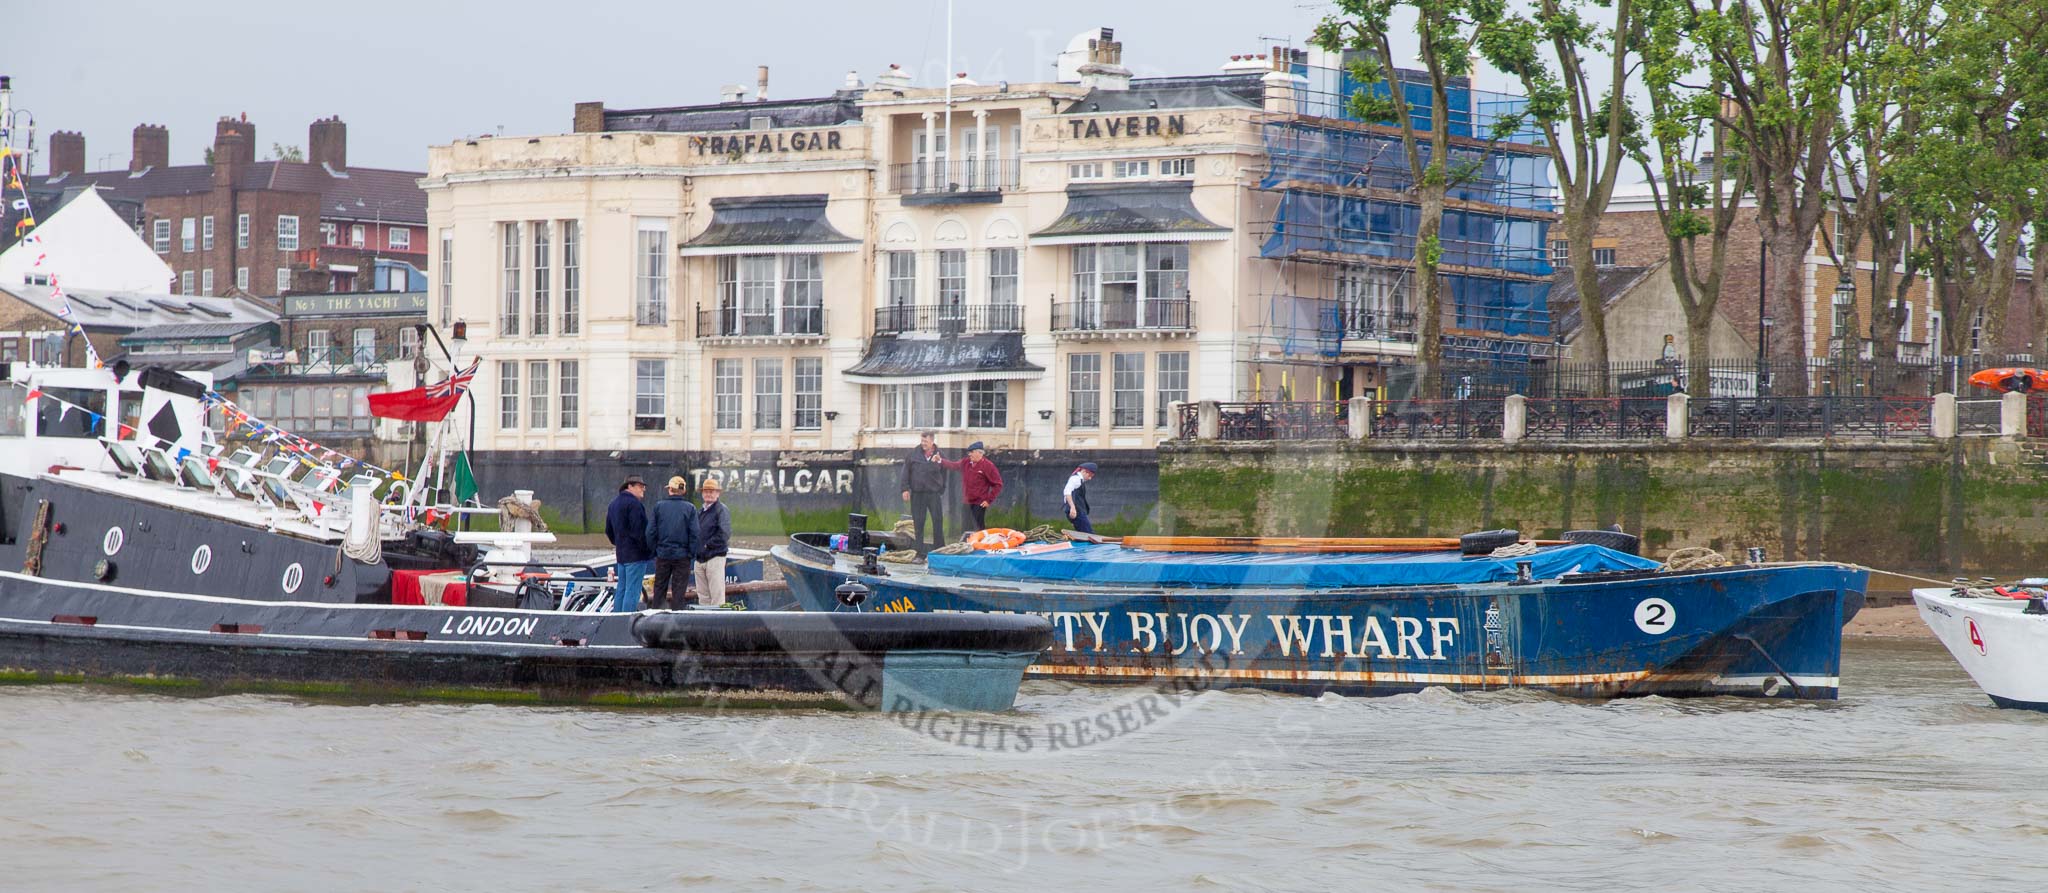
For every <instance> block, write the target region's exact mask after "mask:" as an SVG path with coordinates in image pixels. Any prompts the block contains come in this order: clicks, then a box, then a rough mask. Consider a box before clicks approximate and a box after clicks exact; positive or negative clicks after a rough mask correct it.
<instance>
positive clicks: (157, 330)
mask: <svg viewBox="0 0 2048 893" xmlns="http://www.w3.org/2000/svg"><path fill="white" fill-rule="evenodd" d="M267 325H270V321H269V320H263V319H252V320H245V321H242V322H193V323H173V324H169V325H160V326H149V327H146V328H141V329H136V330H135V331H133V332H130V333H128V334H126V335H123V336H121V342H122V343H123V344H126V343H128V342H130V341H174V340H180V339H187V338H233V337H235V336H236V335H240V334H242V333H243V332H247V331H249V330H250V329H254V328H257V327H258V326H267Z"/></svg>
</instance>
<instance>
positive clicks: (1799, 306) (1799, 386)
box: [1764, 227, 1813, 397]
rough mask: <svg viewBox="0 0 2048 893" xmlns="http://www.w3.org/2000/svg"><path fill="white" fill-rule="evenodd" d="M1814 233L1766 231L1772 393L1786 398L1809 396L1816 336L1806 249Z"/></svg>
mask: <svg viewBox="0 0 2048 893" xmlns="http://www.w3.org/2000/svg"><path fill="white" fill-rule="evenodd" d="M1812 238H1813V231H1812V230H1811V229H1808V230H1806V232H1805V233H1804V234H1802V233H1801V232H1800V231H1799V228H1798V227H1792V228H1790V229H1779V230H1778V231H1777V232H1771V231H1770V230H1769V229H1766V232H1765V240H1764V246H1765V251H1766V252H1767V253H1768V255H1769V260H1768V261H1767V262H1766V263H1765V271H1764V312H1765V313H1767V314H1769V315H1770V317H1771V335H1770V344H1768V345H1765V352H1766V355H1767V356H1768V357H1769V359H1770V361H1771V364H1772V366H1773V367H1774V369H1773V370H1772V371H1773V372H1774V373H1775V374H1774V376H1773V377H1772V380H1771V388H1772V390H1771V393H1772V394H1774V395H1776V396H1780V397H1784V396H1795V395H1805V394H1807V393H1808V392H1809V390H1810V389H1809V387H1808V382H1807V376H1806V360H1807V358H1808V357H1809V356H1811V355H1812V347H1811V345H1812V343H1813V341H1812V336H1811V334H1810V333H1809V332H1808V330H1807V327H1806V313H1807V308H1806V248H1807V245H1808V243H1809V242H1810V241H1811V240H1812Z"/></svg>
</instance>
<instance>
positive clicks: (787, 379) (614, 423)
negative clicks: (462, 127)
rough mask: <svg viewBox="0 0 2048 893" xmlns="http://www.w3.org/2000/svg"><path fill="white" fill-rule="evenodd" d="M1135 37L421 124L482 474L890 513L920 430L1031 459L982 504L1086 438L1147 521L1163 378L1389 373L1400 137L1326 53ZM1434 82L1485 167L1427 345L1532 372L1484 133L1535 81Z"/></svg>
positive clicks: (1504, 160)
mask: <svg viewBox="0 0 2048 893" xmlns="http://www.w3.org/2000/svg"><path fill="white" fill-rule="evenodd" d="M1123 61H1124V60H1123V46H1122V44H1121V43H1119V42H1118V41H1117V40H1116V39H1115V36H1114V35H1113V34H1112V33H1111V32H1110V31H1109V30H1108V29H1097V30H1094V31H1090V32H1087V33H1085V34H1083V35H1081V36H1080V37H1077V38H1076V39H1075V40H1074V42H1073V43H1072V44H1071V45H1070V46H1069V48H1068V50H1067V51H1066V52H1064V53H1062V54H1061V55H1060V57H1059V60H1058V70H1059V74H1058V80H1056V81H1054V82H1049V83H1031V84H1026V83H1007V82H1003V83H994V84H983V83H977V82H975V81H974V80H972V79H970V78H968V77H967V76H966V75H964V74H963V75H959V76H957V77H955V78H953V79H952V81H951V83H949V84H938V85H924V84H916V83H913V81H912V78H911V77H910V76H909V75H908V74H907V73H906V72H905V71H904V70H902V69H900V68H898V67H896V66H890V67H889V68H888V69H887V70H885V71H884V72H883V73H881V74H880V75H879V76H877V77H875V78H874V79H873V80H872V81H871V82H869V83H865V84H864V83H862V82H861V81H860V79H859V77H858V75H857V74H853V73H849V75H848V76H847V80H846V83H845V85H844V86H843V87H842V88H841V89H839V90H837V91H835V92H833V93H831V94H829V95H826V96H820V97H815V98H808V99H769V98H767V97H766V95H765V94H766V92H767V73H766V70H765V69H763V70H762V72H761V74H760V86H759V90H758V92H757V93H756V95H755V96H754V97H753V98H752V99H747V98H746V97H745V96H744V91H743V90H742V89H741V88H738V87H730V88H726V92H725V95H724V97H723V99H724V101H721V102H717V103H709V104H704V105H694V106H680V107H673V108H658V109H638V110H619V109H610V108H606V107H604V105H603V104H602V103H583V104H579V105H578V106H577V107H576V109H575V112H574V126H573V132H570V133H565V134H554V135H541V136H533V137H503V136H500V137H495V138H489V137H478V138H475V139H467V140H461V141H458V142H455V143H452V144H449V145H443V146H436V147H433V148H432V150H431V154H430V159H429V164H428V168H429V169H428V174H427V176H426V177H425V178H424V179H423V180H422V181H421V185H422V186H423V187H424V188H425V190H426V192H427V195H428V215H427V216H428V229H429V232H428V236H427V238H428V239H430V240H431V245H430V257H429V267H430V270H429V276H428V279H429V287H430V291H429V307H428V313H429V318H430V321H431V322H433V323H434V324H436V325H438V326H440V327H441V328H442V329H443V330H444V331H446V330H448V329H449V328H450V327H451V326H452V324H454V323H457V322H460V323H463V324H464V328H465V329H466V332H467V336H468V339H467V343H468V345H469V348H468V349H469V351H470V352H472V353H474V354H476V355H477V356H479V357H481V358H482V359H483V361H484V363H483V368H482V369H481V370H480V371H479V374H478V378H477V381H476V387H475V392H474V395H475V397H476V398H477V399H476V401H475V405H476V406H477V408H478V410H479V411H478V413H477V418H476V420H475V438H476V440H475V444H474V447H475V449H476V450H477V451H478V452H479V454H480V459H479V467H480V468H482V469H484V475H485V477H486V478H487V479H488V478H490V477H491V476H492V474H491V472H490V471H489V469H490V467H491V466H492V465H493V464H494V462H495V463H496V464H498V465H500V466H502V467H505V468H506V469H507V470H506V472H505V473H506V474H507V476H508V480H509V479H511V478H512V477H516V476H519V475H525V477H524V478H522V479H523V480H533V479H538V477H539V475H536V474H531V473H530V472H534V471H537V470H540V469H545V468H557V469H559V468H562V467H565V466H573V467H575V468H579V469H582V470H581V471H580V472H578V473H576V474H568V475H565V474H562V473H560V472H554V473H550V475H549V476H550V477H551V478H555V479H557V483H556V484H555V486H556V487H559V488H561V489H560V490H557V491H556V493H555V495H556V499H557V504H558V505H559V504H564V503H566V504H567V505H570V506H574V505H576V504H577V503H582V504H584V505H585V506H588V505H591V504H592V501H593V500H595V501H596V502H595V504H597V505H601V504H602V502H603V500H604V499H605V498H608V497H609V493H610V490H611V488H612V486H613V485H614V484H615V482H616V480H617V479H618V478H617V473H618V472H620V471H621V470H622V469H624V470H630V471H643V470H644V471H660V473H662V474H664V475H665V474H666V473H667V472H666V471H665V470H663V469H666V468H668V467H680V468H684V469H686V470H688V471H689V472H690V473H692V474H693V475H695V476H698V477H701V476H702V475H703V474H704V473H706V470H707V469H710V468H718V467H724V468H725V469H726V471H725V472H723V473H722V476H724V477H726V478H727V484H728V488H729V490H732V492H734V496H735V498H734V499H733V500H732V502H733V504H734V506H735V509H736V510H742V509H745V508H746V506H747V504H748V500H747V499H746V498H745V497H746V494H747V493H748V492H749V491H750V490H752V491H754V492H756V493H762V494H765V493H772V494H774V495H777V496H780V497H813V496H816V497H824V498H827V499H828V501H814V500H812V499H809V498H806V499H803V500H802V501H801V502H802V504H803V505H804V506H806V507H807V508H816V509H820V510H826V509H836V507H838V506H844V505H860V506H874V507H879V508H882V509H885V510H887V509H891V508H894V507H895V504H894V500H895V498H896V497H895V494H896V492H897V491H898V490H899V489H900V487H899V486H897V483H896V482H895V481H894V480H893V479H892V476H891V475H890V474H889V473H888V472H887V471H886V468H887V463H888V462H890V461H891V460H894V459H896V458H899V457H900V456H901V454H902V451H903V450H906V449H908V448H909V447H910V446H911V445H912V444H914V443H915V442H916V439H917V434H918V432H919V431H921V430H936V431H938V432H940V443H941V446H942V448H944V449H946V450H947V451H948V452H949V453H954V452H958V451H959V450H961V449H962V448H964V447H965V446H966V444H968V443H970V442H974V441H980V442H983V443H985V444H987V446H988V447H989V448H990V449H991V450H992V451H994V452H995V453H996V455H997V458H998V462H999V463H1001V464H1003V465H1005V466H1007V467H1006V469H1005V470H1006V473H1008V471H1009V469H1010V468H1019V469H1020V470H1022V471H1023V472H1024V473H1023V474H1022V475H1020V476H1019V479H1018V480H1017V481H1016V485H1015V486H1014V487H1013V488H1012V491H1011V492H1009V493H1006V494H1005V497H1004V500H1003V502H1002V503H999V504H998V505H997V507H996V508H997V512H996V513H995V517H1000V518H1004V519H1006V520H1008V521H1010V522H1012V523H1013V524H1016V523H1022V522H1024V521H1026V520H1031V519H1036V520H1040V521H1042V520H1049V519H1051V517H1052V516H1053V515H1054V513H1055V511H1056V509H1055V508H1054V507H1055V506H1056V504H1057V503H1058V500H1059V486H1058V482H1059V481H1063V480H1064V478H1065V475H1066V473H1067V472H1068V471H1070V470H1071V468H1072V464H1073V463H1074V462H1077V461H1081V460H1083V459H1088V460H1094V461H1097V462H1099V463H1108V464H1109V465H1111V466H1116V467H1119V468H1123V469H1125V473H1123V474H1122V475H1121V477H1122V480H1121V481H1120V482H1116V483H1112V482H1113V481H1117V479H1118V478H1119V476H1120V475H1118V474H1115V473H1108V474H1105V476H1104V477H1105V478H1106V479H1108V480H1106V481H1105V484H1104V486H1105V489H1108V488H1112V487H1113V488H1117V489H1121V490H1123V492H1124V495H1126V496H1128V497H1129V498H1128V499H1125V500H1124V502H1125V503H1126V504H1125V505H1123V506H1119V507H1118V508H1117V509H1115V510H1113V511H1121V512H1123V513H1124V515H1125V520H1127V521H1135V520H1137V519H1140V518H1142V517H1143V516H1144V515H1145V513H1147V512H1149V511H1150V508H1151V504H1152V502H1153V500H1154V498H1155V497H1154V495H1153V490H1154V483H1155V481H1156V477H1155V475H1154V471H1153V469H1154V468H1155V466H1154V463H1153V460H1152V448H1153V447H1155V446H1156V445H1157V444H1158V443H1159V442H1160V441H1162V440H1164V439H1167V438H1170V437H1172V436H1174V435H1175V433H1176V430H1177V426H1178V425H1179V424H1180V421H1179V417H1178V414H1177V413H1176V411H1175V407H1176V404H1180V403H1184V402H1190V401H1200V400H1218V401H1233V400H1244V399H1257V398H1264V399H1276V398H1278V399H1288V398H1292V399H1301V400H1310V399H1318V398H1320V399H1325V400H1327V399H1332V398H1338V397H1344V396H1349V395H1352V394H1359V393H1374V392H1376V390H1377V389H1379V388H1383V387H1385V385H1386V384H1387V381H1388V370H1389V369H1392V368H1398V367H1401V366H1404V365H1407V364H1408V363H1409V362H1410V361H1411V358H1412V357H1413V356H1414V354H1415V351H1416V344H1415V341H1416V333H1417V332H1418V331H1419V330H1420V326H1419V325H1418V324H1417V321H1416V319H1415V316H1414V313H1413V304H1412V302H1411V298H1410V294H1411V292H1412V290H1413V282H1412V255H1413V251H1414V230H1415V227H1416V220H1415V217H1416V207H1415V205H1414V202H1413V201H1412V197H1409V196H1405V195H1404V194H1403V190H1402V187H1403V184H1404V183H1407V182H1412V181H1411V180H1410V179H1408V178H1407V173H1406V171H1407V168H1406V166H1405V161H1404V160H1401V159H1400V155H1399V147H1400V142H1399V133H1400V130H1399V128H1398V127H1393V126H1389V125H1386V124H1384V123H1372V122H1360V121H1357V120H1354V119H1352V118H1350V117H1349V116H1348V113H1347V111H1346V107H1347V103H1346V101H1345V98H1346V96H1347V95H1348V94H1349V93H1350V92H1351V91H1353V90H1356V89H1360V87H1359V86H1358V85H1356V84H1354V83H1352V82H1351V81H1350V79H1349V76H1348V74H1346V73H1345V72H1344V70H1343V69H1344V67H1343V65H1342V60H1340V59H1337V58H1335V57H1325V56H1323V55H1321V54H1315V55H1314V56H1313V57H1312V56H1311V54H1309V53H1306V52H1302V51H1298V50H1286V49H1275V50H1273V51H1271V52H1269V53H1267V54H1248V55H1244V56H1240V57H1233V58H1232V59H1230V60H1228V62H1227V63H1226V64H1224V65H1222V67H1221V69H1220V70H1219V71H1217V72H1214V73H1209V74H1201V75H1195V76H1187V77H1161V78H1133V77H1132V76H1131V74H1130V72H1129V70H1128V69H1126V68H1125V67H1124V64H1123ZM1412 77H1413V75H1404V76H1403V77H1402V78H1401V79H1400V80H1401V82H1402V86H1403V88H1404V93H1405V95H1407V96H1408V97H1409V99H1410V101H1411V103H1412V104H1419V105H1420V108H1419V109H1417V110H1416V116H1417V119H1418V120H1419V121H1422V122H1425V124H1426V122H1427V121H1428V120H1429V118H1428V114H1429V112H1428V107H1427V106H1428V102H1429V99H1428V92H1427V91H1426V90H1425V89H1420V87H1421V85H1419V84H1416V83H1414V82H1413V81H1412V80H1411V78H1412ZM1381 89H1384V87H1383V86H1382V87H1381ZM1453 95H1454V100H1453V103H1454V105H1456V106H1457V108H1455V109H1454V112H1455V114H1453V116H1452V119H1453V122H1454V124H1453V127H1454V133H1455V135H1454V138H1453V142H1454V150H1455V151H1457V152H1459V153H1460V154H1461V156H1464V157H1468V158H1470V159H1471V160H1475V161H1478V162H1480V164H1479V165H1478V168H1479V169H1480V170H1481V171H1482V173H1481V176H1480V177H1479V178H1478V179H1476V180H1474V181H1472V182H1471V183H1468V184H1467V185H1466V186H1464V187H1462V189H1463V194H1462V195H1460V196H1455V197H1456V198H1459V199H1460V201H1456V202H1453V210H1452V211H1451V212H1449V213H1448V214H1447V220H1446V224H1445V227H1444V244H1445V258H1446V260H1445V266H1444V271H1445V275H1446V277H1447V283H1448V285H1449V286H1450V287H1448V288H1447V289H1446V292H1445V294H1446V298H1445V302H1444V303H1445V307H1444V313H1445V317H1444V319H1445V332H1446V335H1445V347H1446V352H1447V353H1448V354H1451V355H1466V356H1477V357H1486V358H1489V359H1494V360H1497V361H1499V362H1502V363H1506V364H1510V365H1514V364H1526V363H1530V362H1532V361H1536V362H1540V361H1541V360H1542V358H1543V356H1544V351H1545V350H1546V345H1551V344H1552V343H1553V342H1551V340H1550V333H1549V323H1548V316H1547V309H1546V304H1545V301H1544V293H1545V291H1546V290H1547V288H1548V277H1549V275H1550V273H1551V270H1550V267H1549V265H1548V258H1547V257H1546V255H1545V251H1544V246H1545V245H1546V240H1545V234H1546V228H1547V226H1548V225H1549V223H1550V222H1551V221H1552V220H1553V219H1554V216H1555V215H1554V213H1553V212H1554V208H1553V207H1552V205H1551V204H1550V202H1551V190H1550V188H1549V184H1548V180H1547V170H1548V167H1547V165H1548V161H1547V158H1546V157H1545V156H1544V155H1543V154H1542V150H1541V148H1540V147H1537V146H1534V145H1533V144H1532V143H1533V139H1532V138H1531V137H1530V136H1529V135H1527V134H1523V135H1521V136H1520V137H1519V138H1517V137H1510V138H1509V139H1507V140H1498V139H1482V137H1484V136H1486V134H1485V133H1484V132H1483V131H1484V129H1485V127H1486V126H1487V124H1488V123H1489V122H1490V121H1491V120H1493V119H1495V118H1497V117H1498V116H1500V115H1503V114H1505V113H1506V112H1505V111H1504V109H1506V108H1508V107H1509V106H1510V105H1513V104H1515V103H1519V102H1520V100H1517V99H1515V98H1513V97H1501V96H1497V95H1494V94H1483V93H1481V92H1480V91H1475V90H1471V89H1469V86H1467V85H1464V84H1462V82H1461V83H1460V84H1459V86H1458V88H1457V89H1456V90H1455V91H1454V92H1453ZM1515 107H1517V108H1518V107H1519V106H1515ZM1518 139H1519V141H1517V140H1518ZM1040 466H1042V469H1040V471H1042V474H1043V476H1044V477H1045V478H1046V480H1045V481H1043V482H1039V481H1038V480H1037V475H1038V474H1039V472H1037V471H1033V470H1032V469H1033V468H1036V467H1040ZM515 469H516V470H515ZM1111 471H1115V469H1114V468H1112V469H1111ZM799 472H803V473H799ZM572 478H573V480H571V479H572ZM870 478H872V480H870ZM735 481H737V482H738V487H737V488H735V487H734V482H735ZM1041 483H1042V484H1043V486H1040V485H1039V484H1041ZM487 485H488V480H487ZM487 488H488V487H487ZM543 495H544V496H545V495H547V494H545V493H544V494H543ZM1112 495H1114V494H1112ZM795 504H796V503H792V502H790V501H789V500H788V499H786V498H785V499H784V500H782V501H780V502H778V503H777V506H778V507H779V508H780V509H781V510H782V512H783V514H784V517H785V519H787V518H788V517H789V516H790V514H791V512H792V511H793V509H792V506H793V505H795ZM1006 504H1007V508H1008V509H1010V512H1009V513H1006V512H1005V508H1006ZM566 513H567V514H569V515H571V516H573V515H574V510H573V509H569V510H567V512H566ZM764 526H770V525H764Z"/></svg>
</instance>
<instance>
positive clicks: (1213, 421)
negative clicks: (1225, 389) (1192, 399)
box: [1195, 400, 1223, 440]
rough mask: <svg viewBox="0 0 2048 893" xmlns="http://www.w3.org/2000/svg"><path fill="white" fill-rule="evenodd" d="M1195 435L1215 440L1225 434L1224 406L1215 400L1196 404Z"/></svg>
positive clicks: (1203, 438)
mask: <svg viewBox="0 0 2048 893" xmlns="http://www.w3.org/2000/svg"><path fill="white" fill-rule="evenodd" d="M1195 436H1196V437H1197V438H1200V439H1202V440H1215V439H1216V438H1219V437H1222V436H1223V407H1222V405H1221V404H1218V403H1217V402H1216V401H1214V400H1204V401H1202V402H1201V403H1198V404H1196V405H1195Z"/></svg>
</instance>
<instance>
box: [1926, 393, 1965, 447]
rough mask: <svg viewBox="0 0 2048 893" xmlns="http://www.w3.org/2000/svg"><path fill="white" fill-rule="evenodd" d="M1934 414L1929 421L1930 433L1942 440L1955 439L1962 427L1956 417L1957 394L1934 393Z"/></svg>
mask: <svg viewBox="0 0 2048 893" xmlns="http://www.w3.org/2000/svg"><path fill="white" fill-rule="evenodd" d="M1933 416H1934V417H1933V418H1931V419H1928V421H1927V430H1928V433H1930V434H1933V435H1934V436H1935V437H1937V438H1940V439H1942V440H1953V439H1955V436H1956V432H1957V431H1958V430H1959V428H1960V427H1961V426H1960V425H1959V424H1958V421H1959V420H1958V419H1957V418H1956V395H1954V394H1936V395H1934V411H1933Z"/></svg>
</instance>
